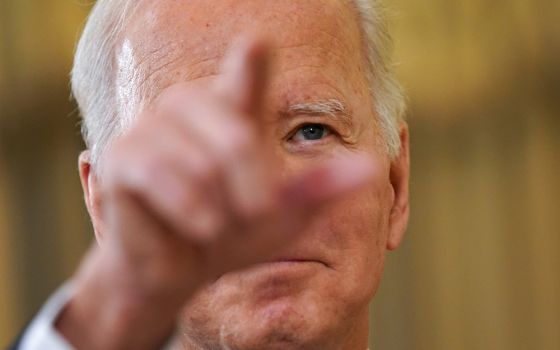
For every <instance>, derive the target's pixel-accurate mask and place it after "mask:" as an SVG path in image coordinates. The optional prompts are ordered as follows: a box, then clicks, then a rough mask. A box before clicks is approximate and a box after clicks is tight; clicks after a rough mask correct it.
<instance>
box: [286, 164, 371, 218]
mask: <svg viewBox="0 0 560 350" xmlns="http://www.w3.org/2000/svg"><path fill="white" fill-rule="evenodd" d="M376 170H377V169H376V168H375V166H374V162H373V160H372V158H371V156H366V155H363V154H359V155H353V156H350V157H344V158H335V159H332V160H329V161H327V162H325V163H323V164H321V165H319V166H317V167H316V168H314V169H312V170H310V171H307V172H305V173H303V174H301V175H299V176H297V177H296V178H295V179H293V180H291V181H290V182H288V184H287V185H286V186H285V187H284V188H283V189H282V193H281V203H282V204H281V206H283V207H285V208H287V209H289V210H290V211H294V210H295V211H298V212H301V211H302V210H303V211H306V212H309V211H314V210H316V209H319V208H320V207H323V206H325V205H327V204H331V203H332V202H334V201H336V200H337V199H340V198H341V197H343V196H344V195H347V194H349V193H351V192H353V191H356V190H358V189H360V188H361V187H363V186H365V185H366V184H367V183H369V182H370V181H371V180H372V179H373V178H374V176H375V174H376Z"/></svg>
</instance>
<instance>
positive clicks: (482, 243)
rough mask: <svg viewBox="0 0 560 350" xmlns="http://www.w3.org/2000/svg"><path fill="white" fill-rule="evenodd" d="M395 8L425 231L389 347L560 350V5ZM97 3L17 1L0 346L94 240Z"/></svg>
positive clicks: (1, 45) (6, 63) (406, 268)
mask: <svg viewBox="0 0 560 350" xmlns="http://www.w3.org/2000/svg"><path fill="white" fill-rule="evenodd" d="M88 3H89V2H88ZM387 4H388V5H389V6H390V8H391V9H393V10H395V14H394V16H393V19H392V23H393V26H392V29H393V33H394V35H395V38H396V55H397V58H398V62H399V65H398V67H397V71H398V73H399V76H400V78H401V81H402V82H403V84H404V85H405V87H406V89H407V90H408V94H409V96H410V113H409V114H410V126H411V134H412V184H411V186H412V193H411V199H412V218H411V224H410V229H409V232H408V236H407V238H406V240H405V243H404V244H403V246H402V247H401V248H400V249H399V250H397V251H395V252H392V253H389V258H388V263H387V269H386V272H385V276H384V281H383V283H382V286H381V289H380V290H379V293H378V295H377V297H376V299H375V301H374V303H373V306H372V315H373V317H372V344H373V348H374V349H385V350H391V349H394V350H397V349H426V350H436V349H441V350H448V349H453V350H461V349H465V350H466V349H508V350H510V349H511V350H516V349H519V350H521V349H560V332H559V331H558V330H559V329H560V301H559V299H560V298H559V297H558V296H559V295H560V277H559V276H560V271H559V270H560V269H559V266H560V254H559V253H558V250H559V249H560V215H558V214H559V209H560V199H559V198H560V185H559V181H558V180H559V179H560V154H559V153H560V152H559V151H560V138H559V137H558V134H559V132H560V118H559V114H560V96H559V91H560V65H559V64H558V62H560V27H559V26H558V24H557V22H558V21H557V17H558V13H560V2H558V1H553V0H533V1H529V0H510V1H494V2H488V1H482V0H458V1H449V0H424V1H413V0H394V1H391V2H387ZM89 8H90V6H88V5H85V2H82V1H67V0H43V1H34V0H2V1H0V285H1V287H0V310H2V312H0V346H4V345H5V344H7V343H8V342H9V341H10V339H11V338H12V337H14V336H15V335H16V333H17V331H18V330H19V329H20V328H21V327H22V326H23V325H24V323H25V322H26V321H27V320H28V319H29V318H30V317H31V316H32V315H33V313H34V312H35V311H36V310H37V308H38V307H39V306H40V305H41V303H42V302H43V301H44V299H45V298H46V297H47V296H48V295H49V294H50V293H51V292H52V291H53V290H54V289H55V288H56V286H57V285H59V284H60V283H61V282H62V281H63V280H64V279H65V278H67V277H68V276H69V275H70V274H71V273H72V271H73V269H74V268H75V266H76V265H77V264H78V262H79V258H80V257H81V255H82V254H83V252H84V250H85V249H86V247H87V245H88V244H89V243H90V242H91V239H92V237H91V229H90V227H89V222H88V219H87V215H86V213H85V210H84V207H83V204H82V200H81V190H80V186H79V181H78V174H77V167H76V164H77V155H78V152H79V150H80V149H81V148H82V147H83V146H82V143H81V141H80V137H79V132H78V127H77V125H76V124H77V122H78V119H77V115H76V112H75V106H74V105H73V104H72V103H71V102H70V99H69V96H70V93H69V90H68V78H67V77H68V72H69V70H70V65H71V60H72V52H73V47H74V43H75V40H76V38H77V36H78V33H79V29H80V27H81V24H82V22H83V20H84V18H85V16H86V14H87V12H88V10H89Z"/></svg>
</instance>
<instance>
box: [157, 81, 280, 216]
mask: <svg viewBox="0 0 560 350" xmlns="http://www.w3.org/2000/svg"><path fill="white" fill-rule="evenodd" d="M174 93H175V94H176V95H175V96H174V97H171V98H169V99H168V100H167V102H166V104H167V107H166V108H165V110H166V112H165V113H166V116H167V117H169V116H172V117H173V118H174V119H175V120H176V122H177V123H178V124H181V128H182V129H184V132H185V134H187V135H188V136H186V137H188V139H189V140H191V141H192V142H194V143H196V144H197V147H198V149H200V150H201V151H202V152H204V155H205V156H207V157H208V158H210V159H211V161H212V162H213V163H214V164H216V167H217V168H218V169H219V177H220V180H219V181H218V182H217V183H216V186H219V188H221V189H223V190H224V191H225V196H224V198H227V204H226V205H225V206H226V207H227V206H228V205H229V206H230V208H231V210H230V213H231V215H235V214H240V215H245V216H247V215H250V213H254V212H256V211H258V210H259V208H263V207H265V206H266V205H267V201H270V198H271V183H275V181H274V174H275V173H277V172H275V171H274V157H273V156H272V155H270V154H271V153H272V152H269V150H268V147H267V146H268V144H267V141H266V140H264V138H263V137H257V135H256V132H257V131H256V130H255V129H254V128H253V127H252V125H251V123H249V122H248V120H247V119H246V118H244V117H243V116H241V115H240V113H239V112H238V111H236V110H234V109H232V108H231V107H229V108H228V107H227V106H226V105H225V104H220V103H216V102H215V101H214V100H212V99H211V97H209V96H200V97H196V98H193V97H192V95H189V94H187V93H186V92H181V91H176V92H174Z"/></svg>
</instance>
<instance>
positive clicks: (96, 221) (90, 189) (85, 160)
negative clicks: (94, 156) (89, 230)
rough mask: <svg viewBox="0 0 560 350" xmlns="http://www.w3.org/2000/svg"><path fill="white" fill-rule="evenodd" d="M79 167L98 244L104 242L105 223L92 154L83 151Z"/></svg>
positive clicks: (85, 198)
mask: <svg viewBox="0 0 560 350" xmlns="http://www.w3.org/2000/svg"><path fill="white" fill-rule="evenodd" d="M78 167H79V172H80V181H81V183H82V190H83V191H84V200H85V202H86V207H87V211H88V213H89V216H90V218H91V222H92V224H93V229H94V231H95V238H96V239H97V242H98V243H101V242H102V240H103V234H102V232H103V221H102V219H101V215H100V214H101V196H100V193H101V189H100V186H99V180H98V179H97V175H96V174H95V172H94V171H93V169H92V165H91V152H90V151H89V150H86V151H83V152H82V153H81V154H80V157H79V159H78Z"/></svg>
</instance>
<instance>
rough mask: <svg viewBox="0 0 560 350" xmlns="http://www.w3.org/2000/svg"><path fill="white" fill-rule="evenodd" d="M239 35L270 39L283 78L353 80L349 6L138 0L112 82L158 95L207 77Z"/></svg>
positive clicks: (357, 47) (355, 46) (355, 37)
mask: <svg viewBox="0 0 560 350" xmlns="http://www.w3.org/2000/svg"><path fill="white" fill-rule="evenodd" d="M243 34H258V35H261V36H263V37H265V38H268V39H270V40H271V42H272V46H273V55H274V56H275V57H274V65H275V68H278V69H279V70H280V71H281V72H284V73H285V74H284V75H285V76H288V75H289V72H291V71H293V72H294V74H296V73H297V74H296V75H297V76H299V77H300V78H301V77H302V73H303V71H305V74H303V75H306V76H307V77H306V79H307V80H312V81H314V82H315V83H317V84H322V83H324V84H327V85H331V86H334V85H337V83H336V82H334V81H333V80H337V79H338V78H340V77H344V78H345V79H349V78H351V76H352V75H355V74H356V66H357V62H362V56H361V55H362V50H361V42H360V40H361V39H360V27H359V24H358V22H357V15H356V13H355V11H354V10H353V8H352V7H351V6H350V2H348V1H344V0H306V1H301V0H282V1H277V0H217V1H208V0H176V1H171V0H143V1H142V2H141V4H140V5H139V8H138V10H137V12H136V13H135V15H134V17H133V18H132V20H131V21H130V22H129V24H128V26H127V30H126V31H125V35H124V37H123V39H122V42H121V45H120V48H119V50H118V52H117V55H118V63H119V79H118V80H119V81H121V82H123V81H124V82H126V83H134V85H136V86H137V87H138V88H141V87H142V86H144V87H146V89H147V87H149V89H150V90H155V91H161V89H163V88H165V87H167V86H169V85H171V84H173V83H175V82H178V81H193V80H197V79H203V78H207V77H212V76H214V75H216V74H219V69H220V62H221V60H222V58H223V57H224V55H225V54H226V52H227V50H228V48H229V47H231V45H232V43H234V42H235V40H236V39H237V38H238V37H239V36H241V35H243ZM360 64H361V63H360ZM360 64H358V66H360ZM358 71H360V69H358ZM297 76H296V77H293V79H294V80H298V79H297ZM311 77H313V78H311ZM350 80H351V79H350Z"/></svg>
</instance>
